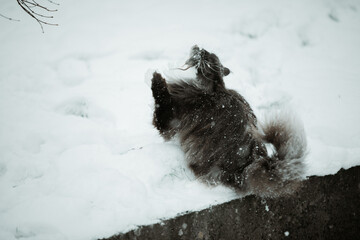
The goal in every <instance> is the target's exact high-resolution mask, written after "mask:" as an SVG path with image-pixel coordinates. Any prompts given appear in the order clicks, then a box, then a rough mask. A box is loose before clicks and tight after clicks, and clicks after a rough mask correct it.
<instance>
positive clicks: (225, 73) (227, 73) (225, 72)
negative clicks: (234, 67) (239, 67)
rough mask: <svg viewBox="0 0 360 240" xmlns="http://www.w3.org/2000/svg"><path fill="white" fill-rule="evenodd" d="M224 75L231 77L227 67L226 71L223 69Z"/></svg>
mask: <svg viewBox="0 0 360 240" xmlns="http://www.w3.org/2000/svg"><path fill="white" fill-rule="evenodd" d="M223 73H224V76H227V75H229V73H230V69H228V68H227V67H224V69H223Z"/></svg>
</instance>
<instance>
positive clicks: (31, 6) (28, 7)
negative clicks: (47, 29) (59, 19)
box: [16, 0, 59, 32]
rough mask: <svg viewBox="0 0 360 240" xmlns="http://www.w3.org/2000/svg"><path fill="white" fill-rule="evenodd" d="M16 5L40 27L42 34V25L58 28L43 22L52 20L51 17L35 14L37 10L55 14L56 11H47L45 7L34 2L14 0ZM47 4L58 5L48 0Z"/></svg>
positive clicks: (32, 0)
mask: <svg viewBox="0 0 360 240" xmlns="http://www.w3.org/2000/svg"><path fill="white" fill-rule="evenodd" d="M16 1H17V3H18V4H19V6H20V7H21V8H22V9H23V10H24V11H25V12H26V13H27V14H29V15H30V16H31V17H32V18H34V19H35V20H36V21H37V22H38V23H39V25H40V27H41V31H42V32H44V27H43V24H46V25H51V26H58V24H55V23H49V22H47V21H45V20H43V18H47V19H49V18H54V17H53V16H51V15H44V14H40V13H38V12H37V10H39V9H41V10H44V11H46V12H56V11H57V9H49V8H47V7H44V6H43V5H41V4H39V3H37V2H36V1H35V0H16ZM48 2H50V3H52V4H54V5H59V4H58V3H55V2H53V1H51V0H48Z"/></svg>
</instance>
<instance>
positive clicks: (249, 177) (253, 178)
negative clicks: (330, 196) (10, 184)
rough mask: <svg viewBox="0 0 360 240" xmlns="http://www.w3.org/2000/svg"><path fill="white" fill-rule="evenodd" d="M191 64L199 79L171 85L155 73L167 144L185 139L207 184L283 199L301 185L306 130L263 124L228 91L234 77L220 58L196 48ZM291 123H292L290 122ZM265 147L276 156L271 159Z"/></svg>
mask: <svg viewBox="0 0 360 240" xmlns="http://www.w3.org/2000/svg"><path fill="white" fill-rule="evenodd" d="M186 64H187V65H188V66H190V67H194V68H195V69H196V72H197V74H196V78H194V79H191V81H189V80H186V81H185V80H182V79H178V80H177V81H175V82H167V81H166V80H165V79H164V78H163V77H162V76H161V75H160V74H159V73H157V72H154V74H153V78H152V85H151V88H152V92H153V97H154V99H155V111H154V118H153V124H154V126H155V127H156V128H157V129H158V130H159V132H160V134H161V135H162V136H163V137H164V139H165V140H169V139H171V138H172V137H174V136H177V137H178V138H179V139H180V143H181V147H182V149H183V151H184V152H185V155H186V160H187V163H188V166H189V167H190V169H191V170H192V171H193V172H194V174H195V175H196V176H197V177H198V178H199V179H201V180H202V181H204V182H206V183H208V184H211V185H213V184H214V185H216V184H219V183H221V184H224V185H226V186H229V187H232V188H233V189H235V190H236V191H238V192H240V193H243V194H249V193H253V194H257V195H262V196H278V195H281V194H290V193H292V192H293V191H295V190H296V188H297V187H298V186H299V185H300V182H301V179H302V177H303V172H304V163H303V160H304V157H305V155H306V137H305V134H304V130H303V128H302V125H301V124H299V122H298V121H297V120H294V121H292V120H291V118H290V117H289V116H284V115H276V116H274V117H273V118H272V119H270V120H269V121H268V122H267V123H264V124H262V126H260V124H258V122H257V119H256V116H255V115H254V113H253V111H252V109H251V107H250V105H249V104H248V103H247V101H246V100H245V99H244V98H243V97H242V96H241V95H240V94H238V93H237V92H236V91H234V90H231V89H227V88H226V87H225V84H224V81H223V77H224V76H226V75H228V74H229V73H230V70H229V69H228V68H226V67H224V66H223V65H222V64H221V62H220V60H219V58H218V57H217V56H216V55H215V54H213V53H209V52H208V51H206V50H205V49H200V48H199V47H198V46H194V47H193V48H192V49H191V53H190V58H189V60H187V61H186ZM289 119H290V120H289ZM266 144H272V145H273V146H274V148H275V153H274V154H272V155H269V154H268V152H267V149H266Z"/></svg>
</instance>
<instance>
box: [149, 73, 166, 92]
mask: <svg viewBox="0 0 360 240" xmlns="http://www.w3.org/2000/svg"><path fill="white" fill-rule="evenodd" d="M165 85H166V82H165V79H164V78H163V77H162V76H161V74H160V73H158V72H156V71H155V72H154V73H153V78H152V79H151V88H152V89H154V88H158V87H161V86H165Z"/></svg>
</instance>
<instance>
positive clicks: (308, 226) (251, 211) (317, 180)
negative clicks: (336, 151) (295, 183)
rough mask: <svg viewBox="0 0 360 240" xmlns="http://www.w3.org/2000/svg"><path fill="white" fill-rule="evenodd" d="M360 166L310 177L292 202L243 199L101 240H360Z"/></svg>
mask: <svg viewBox="0 0 360 240" xmlns="http://www.w3.org/2000/svg"><path fill="white" fill-rule="evenodd" d="M359 238H360V166H357V167H353V168H350V169H348V170H343V169H342V170H340V171H339V172H338V173H337V174H335V175H328V176H324V177H316V176H314V177H310V178H309V179H308V180H306V181H304V184H303V186H302V187H301V189H300V191H298V192H297V193H296V194H295V195H293V196H290V197H280V198H275V199H271V198H260V197H257V196H253V195H251V196H247V197H245V198H242V199H236V200H233V201H231V202H227V203H224V204H221V205H217V206H213V207H212V208H209V209H205V210H202V211H199V212H192V213H187V214H185V215H182V216H178V217H176V218H174V219H169V220H166V221H164V222H162V223H158V224H154V225H149V226H141V227H139V228H138V229H136V230H133V231H130V232H128V233H124V234H119V235H114V236H112V237H110V238H106V239H105V238H104V239H103V240H123V239H124V240H125V239H126V240H127V239H136V240H140V239H147V240H150V239H154V240H162V239H164V240H165V239H166V240H168V239H214V240H220V239H224V240H225V239H226V240H228V239H327V240H328V239H359Z"/></svg>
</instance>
